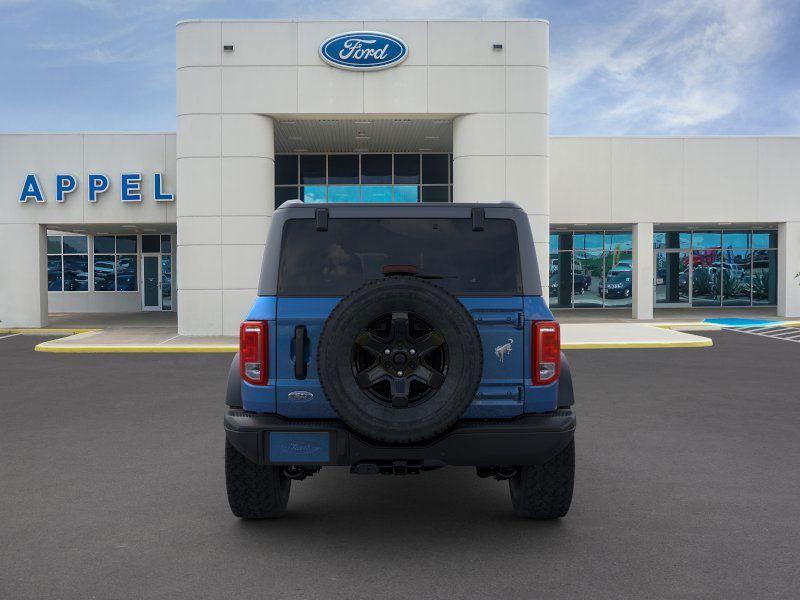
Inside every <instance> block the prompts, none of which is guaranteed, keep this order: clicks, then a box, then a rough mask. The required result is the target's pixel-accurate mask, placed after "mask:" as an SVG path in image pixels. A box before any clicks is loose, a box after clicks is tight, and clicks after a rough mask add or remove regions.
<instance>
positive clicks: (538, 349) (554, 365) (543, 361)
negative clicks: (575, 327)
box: [531, 321, 561, 385]
mask: <svg viewBox="0 0 800 600" xmlns="http://www.w3.org/2000/svg"><path fill="white" fill-rule="evenodd" d="M532 337H533V344H532V346H533V364H532V365H531V378H532V379H533V385H547V384H548V383H552V382H554V381H555V380H556V379H558V374H559V372H560V370H561V329H560V327H559V326H558V323H556V322H555V321H539V322H538V323H534V324H533V336H532Z"/></svg>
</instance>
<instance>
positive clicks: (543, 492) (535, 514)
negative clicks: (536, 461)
mask: <svg viewBox="0 0 800 600" xmlns="http://www.w3.org/2000/svg"><path fill="white" fill-rule="evenodd" d="M574 482H575V442H574V441H571V442H570V443H569V445H568V446H567V447H566V448H564V449H563V450H562V451H561V452H559V453H558V454H556V455H555V456H554V457H553V458H551V459H550V460H549V461H548V462H546V463H545V464H543V465H533V466H526V467H517V474H516V475H514V477H512V478H511V479H509V481H508V485H509V489H510V491H511V505H512V506H513V507H514V512H515V513H516V514H517V515H519V516H520V517H525V518H527V519H558V518H559V517H563V516H564V515H566V514H567V512H568V511H569V507H570V504H571V503H572V489H573V485H574Z"/></svg>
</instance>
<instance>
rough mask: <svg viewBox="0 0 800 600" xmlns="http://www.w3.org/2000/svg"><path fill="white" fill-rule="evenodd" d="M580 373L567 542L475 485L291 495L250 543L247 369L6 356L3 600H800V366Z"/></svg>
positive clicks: (17, 346) (179, 358)
mask: <svg viewBox="0 0 800 600" xmlns="http://www.w3.org/2000/svg"><path fill="white" fill-rule="evenodd" d="M709 337H712V338H713V339H714V343H715V345H714V347H713V348H697V349H683V350H677V349H665V350H613V351H612V350H601V351H597V350H594V351H585V350H584V351H573V352H571V353H570V361H571V365H572V370H573V373H574V376H575V378H576V394H577V399H578V404H577V406H576V410H577V412H578V415H579V418H578V433H577V453H578V455H577V458H578V461H577V483H576V489H575V498H574V502H573V506H572V510H571V512H570V513H569V515H567V517H566V518H564V519H562V520H560V521H557V522H531V521H524V520H520V519H518V518H515V517H514V516H513V515H512V513H511V507H510V501H509V498H508V489H507V485H505V484H502V483H499V482H496V481H494V480H482V479H478V478H477V477H475V475H474V471H473V470H470V469H449V470H442V471H436V472H431V473H425V474H423V475H420V476H408V477H390V476H383V477H381V476H357V475H350V474H349V473H347V471H346V470H345V469H327V470H323V472H322V473H320V474H319V475H317V476H315V477H313V478H311V479H309V480H306V481H303V482H300V483H298V484H295V485H294V486H293V489H292V498H291V500H290V504H289V512H288V514H287V516H286V517H285V518H284V519H282V520H280V521H271V522H244V521H239V520H237V519H235V518H234V517H233V516H232V515H231V514H230V512H229V510H228V506H227V501H226V497H225V486H224V480H223V464H222V456H223V434H222V423H221V415H222V410H223V401H222V398H223V391H224V388H225V376H226V371H227V366H228V363H229V361H230V355H228V354H224V355H223V354H220V355H216V354H214V355H203V354H194V355H170V354H162V355H158V354H150V355H56V354H43V353H35V352H33V351H32V349H33V346H34V345H35V344H36V343H37V342H39V341H41V340H42V338H37V337H29V336H16V337H11V338H6V339H0V411H1V412H0V414H2V418H0V448H1V449H2V460H1V461H0V540H1V541H2V543H0V598H9V599H10V598H14V599H22V598H80V599H86V598H103V599H112V598H169V599H176V598H192V599H197V598H324V599H328V598H348V599H353V598H369V599H377V598H381V599H382V598H403V599H405V598H415V599H418V598H486V597H497V598H504V599H510V598H526V599H529V598H533V597H546V598H593V599H596V598H726V599H730V598H748V599H752V598H796V597H797V593H798V592H797V582H798V581H800V567H799V566H798V565H799V564H800V563H799V562H798V560H797V557H798V554H799V553H800V502H799V501H798V500H800V433H798V432H800V376H798V367H799V366H800V344H795V343H789V342H785V341H781V340H775V339H769V338H763V337H758V336H753V335H743V334H737V333H732V332H719V333H712V334H709Z"/></svg>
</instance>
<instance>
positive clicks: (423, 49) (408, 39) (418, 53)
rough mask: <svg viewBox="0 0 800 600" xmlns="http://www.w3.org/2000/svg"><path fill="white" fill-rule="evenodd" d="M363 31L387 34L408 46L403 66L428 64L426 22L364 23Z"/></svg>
mask: <svg viewBox="0 0 800 600" xmlns="http://www.w3.org/2000/svg"><path fill="white" fill-rule="evenodd" d="M364 29H365V30H367V31H380V32H382V33H389V34H391V35H394V36H396V37H399V38H400V39H401V40H403V41H404V42H405V43H406V45H407V46H408V56H407V57H406V59H405V60H404V61H403V65H422V66H426V65H427V64H428V22H427V21H364ZM390 70H391V69H390Z"/></svg>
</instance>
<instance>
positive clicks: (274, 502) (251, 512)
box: [225, 440, 292, 519]
mask: <svg viewBox="0 0 800 600" xmlns="http://www.w3.org/2000/svg"><path fill="white" fill-rule="evenodd" d="M291 485H292V481H291V479H289V478H288V477H287V476H286V475H284V473H283V467H273V466H269V465H257V464H256V463H254V462H251V461H250V460H248V459H247V458H245V457H244V456H242V454H241V453H240V452H239V451H238V450H237V449H236V448H234V447H233V445H232V444H231V443H230V442H229V441H228V440H225V486H226V487H227V489H228V504H229V505H230V507H231V512H233V514H234V515H236V516H237V517H240V518H242V519H277V518H278V517H280V516H282V515H283V513H284V512H285V511H286V505H287V504H288V503H289V491H290V488H291Z"/></svg>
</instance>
